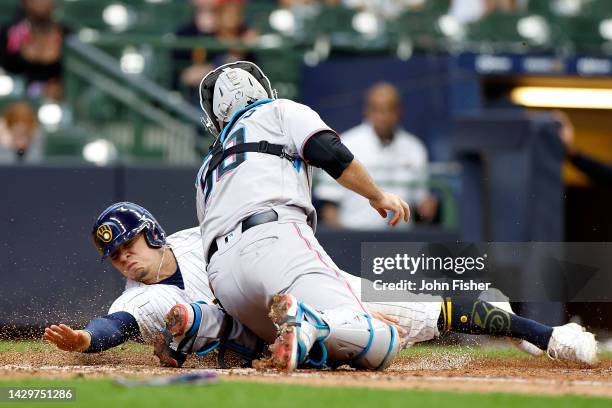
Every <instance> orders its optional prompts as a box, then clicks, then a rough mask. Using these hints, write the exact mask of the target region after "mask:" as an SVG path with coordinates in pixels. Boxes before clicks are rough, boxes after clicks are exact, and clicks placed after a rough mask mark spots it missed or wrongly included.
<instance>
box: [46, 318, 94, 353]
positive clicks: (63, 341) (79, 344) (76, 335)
mask: <svg viewBox="0 0 612 408" xmlns="http://www.w3.org/2000/svg"><path fill="white" fill-rule="evenodd" d="M43 338H44V339H45V340H47V341H49V342H51V343H53V344H55V345H56V346H57V347H58V348H59V349H60V350H64V351H85V350H87V349H88V348H89V345H90V344H91V335H90V334H89V333H88V332H86V331H85V330H72V329H71V328H70V327H69V326H66V325H65V324H60V325H59V326H56V325H51V326H49V327H47V328H46V329H45V334H44V335H43Z"/></svg>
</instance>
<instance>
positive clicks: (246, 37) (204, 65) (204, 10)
mask: <svg viewBox="0 0 612 408" xmlns="http://www.w3.org/2000/svg"><path fill="white" fill-rule="evenodd" d="M192 7H193V20H192V22H191V23H190V24H188V25H186V26H184V27H182V28H180V29H179V30H178V31H177V32H176V35H177V36H179V37H207V38H210V39H216V40H218V41H220V42H221V43H222V44H224V45H226V46H227V47H228V49H227V50H221V51H220V50H208V49H207V48H206V47H199V48H195V49H193V50H190V51H185V50H178V51H175V52H174V60H175V63H176V64H175V65H176V66H177V67H180V68H181V71H180V73H178V75H176V77H177V79H178V80H179V81H180V83H177V84H176V85H177V86H176V87H177V88H183V89H186V90H187V92H188V94H189V99H190V100H191V101H192V102H193V103H194V104H195V105H198V106H199V95H198V87H199V85H200V81H201V80H202V78H203V77H204V76H205V75H206V74H207V73H208V72H210V71H211V70H213V69H215V68H216V67H218V66H219V65H223V64H226V63H229V62H234V61H238V60H241V59H250V60H252V59H253V56H252V55H251V54H249V53H248V52H246V51H244V50H240V49H239V48H238V47H233V46H234V45H235V44H236V43H241V42H244V43H246V44H247V45H248V44H253V43H255V42H256V41H257V39H258V38H259V34H258V33H257V32H256V31H255V30H253V29H252V28H249V27H248V26H247V25H246V23H245V20H244V0H192ZM185 66H186V68H185Z"/></svg>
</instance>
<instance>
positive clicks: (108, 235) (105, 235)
mask: <svg viewBox="0 0 612 408" xmlns="http://www.w3.org/2000/svg"><path fill="white" fill-rule="evenodd" d="M96 235H97V237H98V238H100V241H102V242H104V243H109V242H111V241H112V239H113V230H112V229H111V227H110V225H108V224H102V225H100V226H99V227H98V230H97V231H96Z"/></svg>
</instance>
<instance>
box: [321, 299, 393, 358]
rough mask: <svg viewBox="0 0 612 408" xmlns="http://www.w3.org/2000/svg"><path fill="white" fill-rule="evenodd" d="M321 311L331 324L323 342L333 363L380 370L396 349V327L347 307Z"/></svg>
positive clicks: (326, 320)
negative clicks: (346, 308)
mask: <svg viewBox="0 0 612 408" xmlns="http://www.w3.org/2000/svg"><path fill="white" fill-rule="evenodd" d="M321 315H322V317H323V319H324V320H325V322H326V323H327V324H328V325H329V328H330V333H329V336H328V337H327V339H326V340H325V345H326V346H327V350H328V354H329V359H330V361H331V362H332V364H333V365H337V364H346V363H349V364H351V365H352V366H354V367H358V368H365V369H369V370H382V369H384V368H386V367H388V366H389V365H390V364H391V362H392V361H393V358H394V357H395V356H396V355H397V353H398V352H399V349H400V339H399V336H398V335H397V332H396V330H395V328H394V327H390V326H389V325H388V324H386V323H383V322H381V321H380V320H377V319H372V318H371V317H370V316H369V315H365V314H360V313H356V312H353V311H350V310H327V311H325V312H324V313H322V314H321Z"/></svg>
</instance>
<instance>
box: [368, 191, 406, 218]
mask: <svg viewBox="0 0 612 408" xmlns="http://www.w3.org/2000/svg"><path fill="white" fill-rule="evenodd" d="M370 205H371V206H372V208H374V209H375V210H376V211H378V213H379V214H380V216H381V217H383V218H387V211H392V212H393V218H391V220H390V221H389V225H397V224H399V222H400V221H402V220H404V221H405V222H408V220H409V219H410V207H408V203H406V202H405V201H404V200H402V199H401V198H400V197H399V196H398V195H396V194H393V193H388V192H386V191H383V193H382V196H381V197H380V198H379V199H378V200H370Z"/></svg>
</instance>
